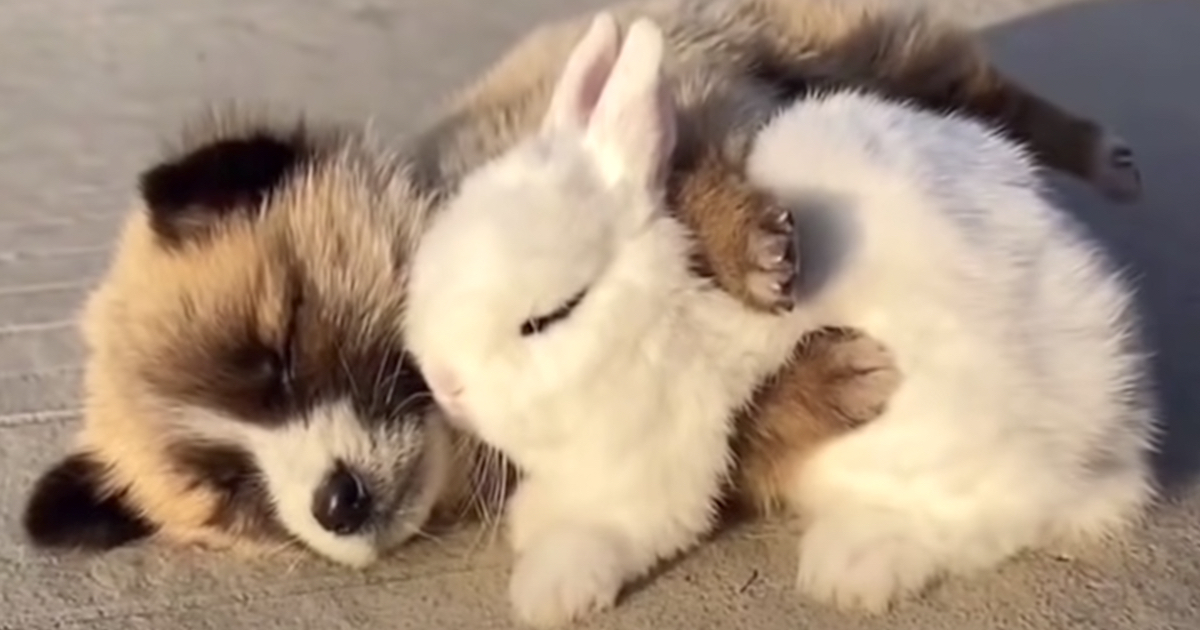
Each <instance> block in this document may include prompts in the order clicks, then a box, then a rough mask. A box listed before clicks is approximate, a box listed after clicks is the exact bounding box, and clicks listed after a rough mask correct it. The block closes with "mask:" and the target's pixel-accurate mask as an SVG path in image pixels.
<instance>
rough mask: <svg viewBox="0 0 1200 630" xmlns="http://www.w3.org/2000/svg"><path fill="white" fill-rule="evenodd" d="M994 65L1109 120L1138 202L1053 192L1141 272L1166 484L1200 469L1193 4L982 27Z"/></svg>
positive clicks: (1070, 189) (1101, 2)
mask: <svg viewBox="0 0 1200 630" xmlns="http://www.w3.org/2000/svg"><path fill="white" fill-rule="evenodd" d="M982 34H983V37H984V40H985V41H986V42H987V45H988V47H989V49H990V51H991V52H992V54H993V55H994V57H995V59H996V60H997V62H998V63H999V65H1000V66H1001V67H1002V68H1004V69H1005V70H1006V71H1008V72H1009V73H1011V74H1013V75H1014V76H1016V77H1017V78H1019V79H1020V80H1022V81H1023V82H1024V83H1026V84H1027V85H1028V86H1029V87H1031V88H1033V89H1034V90H1035V91H1037V92H1039V93H1041V94H1044V95H1046V96H1048V97H1050V98H1051V99H1053V100H1055V101H1056V102H1058V103H1060V104H1062V105H1064V106H1066V107H1067V108H1069V109H1071V110H1073V111H1076V112H1082V113H1084V114H1085V115H1088V116H1090V117H1092V118H1093V119H1096V120H1099V121H1100V122H1102V123H1103V124H1105V125H1107V126H1109V127H1110V128H1114V129H1115V130H1116V131H1117V133H1118V134H1120V135H1121V136H1122V137H1124V138H1125V139H1126V140H1127V141H1128V142H1129V143H1130V144H1131V145H1132V147H1133V150H1134V153H1135V155H1136V156H1137V159H1138V161H1139V164H1140V166H1141V172H1142V179H1143V184H1144V187H1145V192H1144V195H1143V197H1142V199H1141V200H1140V201H1139V202H1136V203H1135V204H1133V205H1116V204H1112V203H1108V202H1106V201H1104V200H1102V199H1100V198H1099V197H1098V196H1097V195H1095V194H1092V193H1091V192H1090V191H1087V190H1084V189H1083V188H1082V187H1081V186H1079V185H1077V184H1075V183H1073V182H1066V181H1063V182H1062V186H1061V187H1059V189H1058V192H1059V193H1060V194H1061V198H1062V201H1063V202H1064V204H1065V205H1066V207H1068V208H1069V209H1070V210H1071V212H1072V213H1073V214H1075V215H1076V216H1077V217H1078V218H1079V219H1080V220H1081V221H1082V222H1083V223H1084V224H1085V225H1087V226H1088V227H1089V228H1090V229H1091V230H1092V232H1093V234H1094V235H1095V236H1096V237H1098V238H1099V239H1100V240H1101V241H1102V242H1103V243H1104V244H1105V245H1107V246H1108V247H1109V248H1110V250H1111V251H1112V253H1113V254H1114V256H1115V257H1116V259H1117V261H1118V262H1119V263H1120V264H1121V265H1122V266H1123V267H1124V268H1125V269H1126V270H1127V271H1128V272H1129V273H1130V276H1131V277H1132V278H1133V279H1134V281H1135V282H1136V286H1137V290H1138V299H1139V302H1140V306H1141V307H1142V311H1143V318H1144V320H1145V321H1144V327H1145V330H1146V336H1147V342H1148V343H1147V345H1148V346H1149V350H1150V351H1151V352H1152V353H1153V354H1154V359H1153V362H1154V363H1153V367H1154V377H1155V380H1156V385H1157V388H1158V393H1159V398H1160V401H1161V403H1162V414H1161V415H1162V418H1163V429H1164V434H1163V436H1162V438H1161V439H1162V445H1161V451H1162V452H1161V454H1160V456H1159V458H1158V461H1157V462H1156V463H1157V470H1158V473H1159V476H1160V480H1161V481H1162V482H1163V484H1164V486H1165V488H1166V489H1167V491H1168V492H1175V491H1178V490H1179V489H1180V488H1181V487H1182V486H1183V485H1185V484H1187V483H1188V482H1190V481H1191V480H1192V478H1193V477H1195V476H1196V473H1197V472H1200V194H1198V193H1197V192H1196V191H1197V190H1200V187H1198V186H1197V184H1198V183H1200V181H1198V180H1200V2H1197V1H1196V0H1097V1H1091V2H1088V1H1085V2H1079V3H1074V4H1070V5H1068V6H1065V7H1059V8H1055V9H1052V10H1048V11H1045V12H1041V13H1035V14H1032V15H1029V16H1025V17H1022V18H1017V19H1015V20H1013V21H1009V22H1004V23H998V24H995V25H994V26H990V27H985V28H984V29H983V30H982Z"/></svg>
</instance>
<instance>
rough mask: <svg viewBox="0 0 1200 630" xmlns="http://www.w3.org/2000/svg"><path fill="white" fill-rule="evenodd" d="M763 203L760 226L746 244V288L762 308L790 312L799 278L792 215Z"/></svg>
mask: <svg viewBox="0 0 1200 630" xmlns="http://www.w3.org/2000/svg"><path fill="white" fill-rule="evenodd" d="M762 203H763V207H762V214H761V216H760V218H759V221H758V224H757V225H756V226H754V228H753V229H751V230H750V235H749V237H748V238H747V242H746V257H747V261H746V265H745V268H746V270H747V271H746V288H747V290H748V291H749V293H750V297H751V299H752V300H753V301H754V302H755V303H756V304H757V305H758V306H759V307H760V308H763V309H766V310H770V311H776V312H778V311H787V310H791V308H792V306H793V305H794V304H795V293H796V278H797V266H796V261H797V253H796V239H795V234H794V231H795V225H794V222H793V220H792V213H791V212H790V211H788V210H787V209H786V208H783V207H781V206H779V205H777V204H775V203H771V202H770V201H769V200H767V199H765V198H764V199H763V202H762Z"/></svg>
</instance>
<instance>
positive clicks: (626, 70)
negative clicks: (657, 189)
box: [586, 18, 676, 186]
mask: <svg viewBox="0 0 1200 630" xmlns="http://www.w3.org/2000/svg"><path fill="white" fill-rule="evenodd" d="M665 47H666V42H665V40H664V36H663V32H662V30H661V29H660V28H659V27H658V26H657V25H656V24H655V23H654V22H652V21H650V20H648V19H645V18H640V19H638V20H637V21H635V22H634V23H633V24H632V25H631V26H630V27H629V33H628V34H627V35H626V37H625V43H624V45H623V46H622V47H621V53H620V55H619V56H618V57H617V62H616V65H615V66H614V67H613V70H612V73H611V74H610V76H609V78H608V82H607V84H606V85H605V86H604V90H603V92H601V94H600V100H599V102H598V103H597V104H596V108H595V111H594V112H593V113H592V116H591V118H590V119H589V120H588V125H587V133H586V138H587V142H588V146H589V147H590V148H591V149H592V150H593V151H595V152H596V154H597V157H598V158H599V160H600V164H601V166H602V168H604V169H605V171H606V173H607V174H609V175H610V176H612V177H614V178H624V179H631V180H633V181H636V182H638V183H642V184H645V185H647V186H657V185H659V184H660V183H661V181H662V178H663V177H664V175H665V173H666V169H667V167H668V166H669V161H670V157H671V152H672V151H673V150H674V148H675V134H676V129H675V124H676V123H675V105H674V102H673V100H672V98H671V92H670V90H669V89H668V86H667V84H666V79H665V77H664V74H663V55H664V50H665Z"/></svg>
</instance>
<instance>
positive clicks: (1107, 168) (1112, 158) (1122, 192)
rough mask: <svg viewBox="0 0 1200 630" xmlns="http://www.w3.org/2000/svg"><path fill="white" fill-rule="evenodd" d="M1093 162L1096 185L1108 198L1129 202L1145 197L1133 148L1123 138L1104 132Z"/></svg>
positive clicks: (1093, 176)
mask: <svg viewBox="0 0 1200 630" xmlns="http://www.w3.org/2000/svg"><path fill="white" fill-rule="evenodd" d="M1092 160H1093V162H1092V172H1091V179H1092V184H1093V185H1095V186H1096V188H1098V189H1099V190H1100V192H1101V193H1103V194H1104V195H1105V196H1106V197H1108V198H1109V199H1112V200H1114V201H1118V202H1122V203H1127V202H1132V201H1136V200H1137V199H1138V198H1139V197H1141V196H1142V174H1141V171H1140V170H1139V169H1138V165H1137V160H1136V159H1134V156H1133V149H1131V148H1129V145H1128V144H1127V143H1126V142H1125V141H1124V140H1122V139H1121V138H1120V137H1118V136H1116V135H1115V134H1113V133H1112V132H1109V131H1105V132H1103V133H1102V135H1101V137H1100V141H1099V142H1098V143H1097V144H1096V150H1095V154H1094V155H1093V156H1092Z"/></svg>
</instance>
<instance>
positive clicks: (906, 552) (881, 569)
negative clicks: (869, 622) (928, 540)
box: [796, 514, 938, 613]
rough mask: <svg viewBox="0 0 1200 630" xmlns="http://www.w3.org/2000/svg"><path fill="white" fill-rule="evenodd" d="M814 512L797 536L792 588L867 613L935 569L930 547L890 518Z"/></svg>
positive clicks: (916, 586)
mask: <svg viewBox="0 0 1200 630" xmlns="http://www.w3.org/2000/svg"><path fill="white" fill-rule="evenodd" d="M860 517H861V518H860V519H831V518H824V519H822V518H818V519H817V520H816V521H815V522H813V523H812V525H811V526H810V527H809V528H808V529H807V530H806V531H805V532H804V535H803V537H802V538H801V540H800V568H799V572H798V574H797V578H796V588H797V589H798V590H799V591H800V592H801V593H803V594H805V595H808V596H809V597H812V598H814V599H816V600H817V601H820V602H822V603H826V604H832V605H834V606H836V607H838V608H842V609H858V610H863V611H866V612H869V613H881V612H884V611H886V610H887V609H888V608H889V607H890V606H891V604H892V603H893V602H895V600H896V599H898V598H900V597H902V596H904V595H907V594H912V593H916V592H918V591H920V590H922V589H923V588H924V587H925V586H926V585H928V584H929V582H930V581H931V580H932V579H933V577H934V576H935V575H936V573H937V568H938V566H937V564H936V561H935V559H934V557H933V556H932V555H931V553H930V552H929V551H928V550H926V549H924V548H923V547H922V546H921V545H920V544H919V542H918V541H917V540H915V539H913V538H912V536H911V535H908V534H907V533H906V532H905V530H904V529H903V527H902V526H901V527H900V528H891V529H890V528H889V527H888V518H887V517H883V518H873V515H868V514H863V515H860Z"/></svg>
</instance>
